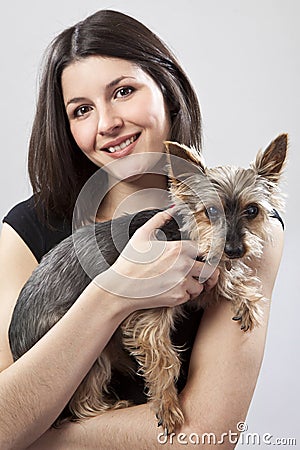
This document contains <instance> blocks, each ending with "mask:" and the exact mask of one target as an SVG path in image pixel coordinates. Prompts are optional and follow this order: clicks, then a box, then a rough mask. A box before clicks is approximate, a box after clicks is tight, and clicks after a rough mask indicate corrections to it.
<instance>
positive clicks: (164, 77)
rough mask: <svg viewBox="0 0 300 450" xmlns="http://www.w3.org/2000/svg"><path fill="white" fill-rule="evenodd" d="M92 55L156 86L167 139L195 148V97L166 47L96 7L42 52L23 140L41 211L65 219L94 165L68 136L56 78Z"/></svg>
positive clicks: (120, 17) (198, 147) (133, 23)
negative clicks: (125, 65)
mask: <svg viewBox="0 0 300 450" xmlns="http://www.w3.org/2000/svg"><path fill="white" fill-rule="evenodd" d="M92 55H99V56H108V57H115V58H121V59H125V60H129V61H132V62H134V63H135V64H137V65H138V66H139V67H141V68H142V69H143V70H144V71H145V72H146V73H147V74H148V75H150V76H151V77H152V78H153V79H154V80H155V82H156V83H157V84H158V86H159V87H160V89H161V91H162V94H163V96H164V100H165V102H166V105H167V107H168V108H169V111H170V117H171V121H172V128H171V139H172V140H174V141H178V142H181V143H184V144H186V145H189V146H193V147H194V148H195V149H196V150H197V151H199V152H200V151H201V115H200V108H199V103H198V99H197V96H196V94H195V92H194V90H193V88H192V86H191V84H190V82H189V80H188V78H187V76H186V74H185V72H184V71H183V69H182V68H181V66H180V64H179V63H178V61H177V60H176V58H175V56H174V55H173V53H172V52H171V51H170V50H169V48H168V47H167V46H166V45H165V44H164V43H163V42H162V41H161V40H160V39H159V38H158V37H157V36H156V35H155V34H154V33H153V32H152V31H150V30H149V29H148V28H147V27H145V26H144V25H143V24H141V23H140V22H138V21H137V20H135V19H133V18H132V17H129V16H127V15H125V14H123V13H120V12H117V11H111V10H101V11H98V12H96V13H95V14H93V15H91V16H89V17H88V18H86V19H85V20H83V21H82V22H79V23H78V24H76V25H74V26H72V27H70V28H68V29H66V30H65V31H63V32H62V33H60V34H59V35H58V36H57V37H56V38H55V39H54V40H53V41H52V43H51V44H50V46H49V48H48V51H47V52H46V55H45V60H44V66H43V67H44V69H43V72H42V76H41V80H40V90H39V97H38V102H37V110H36V115H35V119H34V123H33V128H32V134H31V138H30V144H29V155H28V170H29V176H30V181H31V184H32V188H33V193H34V197H35V199H36V200H37V202H36V203H37V206H38V207H39V206H41V205H42V209H43V211H44V213H45V214H44V215H45V216H46V217H49V215H50V214H51V215H53V214H55V215H56V216H57V217H61V218H65V219H68V220H70V219H71V217H72V212H73V208H74V205H75V202H76V198H77V196H78V194H79V192H80V190H81V188H82V187H83V185H84V184H85V182H86V181H87V180H88V178H89V177H90V176H91V175H92V174H93V173H94V172H95V171H96V170H97V169H98V166H96V165H95V164H94V163H92V162H91V161H90V160H89V159H88V158H87V157H86V156H85V155H84V154H83V152H82V151H81V150H80V149H79V147H78V146H77V144H76V142H75V140H74V139H73V137H72V134H71V131H70V127H69V121H68V118H67V114H66V111H65V106H64V102H63V95H62V87H61V76H62V72H63V70H64V69H65V68H66V67H67V66H68V65H70V64H72V63H73V62H74V61H76V60H80V59H82V58H86V57H89V56H92Z"/></svg>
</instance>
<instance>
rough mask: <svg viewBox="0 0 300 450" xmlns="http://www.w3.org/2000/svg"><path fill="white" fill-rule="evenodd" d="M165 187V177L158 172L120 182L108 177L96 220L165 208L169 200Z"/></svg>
mask: <svg viewBox="0 0 300 450" xmlns="http://www.w3.org/2000/svg"><path fill="white" fill-rule="evenodd" d="M167 187H168V181H167V177H166V176H164V175H160V174H158V175H157V174H153V173H151V174H145V175H143V176H140V177H136V179H129V180H122V181H120V182H117V181H116V180H115V179H113V178H112V177H109V180H108V192H107V194H106V195H105V197H104V199H103V201H102V202H101V205H100V207H99V210H98V214H97V220H98V221H105V220H111V219H112V218H115V217H118V216H121V215H122V214H124V213H127V214H128V213H129V214H131V213H134V212H137V211H141V210H143V209H153V208H160V209H161V208H165V207H167V206H168V204H169V201H170V197H169V193H168V191H167Z"/></svg>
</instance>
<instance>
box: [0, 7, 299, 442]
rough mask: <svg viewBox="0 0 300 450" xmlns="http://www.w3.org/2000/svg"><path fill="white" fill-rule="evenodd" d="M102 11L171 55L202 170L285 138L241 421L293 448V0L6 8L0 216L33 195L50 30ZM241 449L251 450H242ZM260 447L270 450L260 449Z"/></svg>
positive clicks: (246, 157) (241, 160)
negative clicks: (29, 159) (256, 344)
mask: <svg viewBox="0 0 300 450" xmlns="http://www.w3.org/2000/svg"><path fill="white" fill-rule="evenodd" d="M102 8H111V9H118V10H120V11H122V12H125V13H128V14H130V15H133V16H134V17H136V18H137V19H139V20H141V21H142V22H144V23H145V24H146V25H148V26H149V27H150V28H152V29H153V30H154V31H156V32H157V33H158V34H159V35H160V36H161V37H162V38H163V39H164V40H165V41H166V42H167V43H168V44H169V46H170V47H171V48H172V49H173V50H174V52H175V53H176V54H177V56H178V57H179V59H180V60H181V62H182V64H183V66H184V67H185V69H186V71H187V73H188V74H189V76H190V78H191V80H192V82H193V84H194V86H195V88H196V90H197V92H198V95H199V98H200V103H201V107H202V113H203V119H204V121H203V124H204V137H205V156H206V161H207V163H208V165H211V166H212V165H219V164H227V163H228V164H232V163H234V164H239V165H247V164H248V163H249V161H250V160H252V159H253V157H254V155H255V153H256V151H257V150H258V149H259V148H260V147H265V146H266V145H267V144H268V143H269V142H270V141H271V140H272V139H273V138H274V137H276V136H277V135H278V134H279V133H281V132H288V133H289V136H290V154H289V165H288V168H287V171H286V184H285V185H284V189H285V191H286V192H287V194H288V204H287V212H286V216H285V220H286V225H287V226H286V243H285V250H284V256H283V260H282V264H281V268H280V272H279V276H278V279H277V284H276V288H275V292H274V296H273V305H272V313H271V319H270V325H269V333H268V340H267V346H266V353H265V358H264V362H263V366H262V370H261V374H260V378H259V381H258V385H257V389H256V392H255V395H254V398H253V401H252V405H251V408H250V412H249V415H248V418H247V424H248V432H256V433H259V434H260V435H261V436H262V435H263V434H264V433H270V434H272V435H273V436H274V439H275V438H277V437H278V438H289V437H295V438H297V448H300V435H299V412H298V411H299V405H298V404H299V384H298V379H299V373H298V371H299V345H298V342H299V327H298V315H299V312H300V311H299V302H298V300H299V287H300V286H299V280H300V277H299V274H298V270H297V267H299V263H297V262H296V261H297V259H296V258H298V253H299V237H298V236H299V235H298V223H297V222H298V220H299V213H298V210H297V208H298V205H299V195H300V192H299V178H300V171H299V169H298V167H299V162H300V161H299V148H300V131H299V110H300V88H299V75H300V70H299V69H300V51H299V50H300V49H299V42H300V31H299V30H300V27H299V19H300V17H299V16H300V6H299V2H298V1H297V0H273V1H272V0H244V1H238V0H226V1H222V0H219V1H218V0H190V1H188V0H186V1H184V2H182V1H181V0H180V1H179V0H165V1H161V0H160V1H158V0H154V1H153V0H152V1H148V2H146V3H145V2H141V1H140V0H137V1H134V0H126V1H121V0H118V1H110V2H109V1H104V0H102V1H101V0H98V1H96V0H93V1H92V0H90V1H88V2H83V1H82V0H72V1H61V0H60V1H58V0H52V1H51V2H40V1H34V0H27V1H26V2H20V1H13V0H11V1H10V2H5V7H4V6H2V10H1V73H0V77H1V84H0V86H1V130H0V135H1V152H0V171H1V174H0V180H1V194H0V195H1V202H0V215H1V217H3V216H4V215H5V213H6V212H7V211H8V210H9V209H10V208H11V207H12V206H13V205H14V204H15V203H17V202H19V201H21V200H23V199H25V198H27V197H28V196H29V195H30V193H31V190H30V185H29V181H28V176H27V170H26V156H27V144H28V138H29V134H30V127H31V123H32V118H33V112H34V105H35V99H36V90H37V73H38V67H39V65H40V62H41V58H42V53H43V51H44V49H45V47H46V46H47V45H48V43H49V42H50V40H51V39H52V38H53V37H54V36H55V35H56V34H57V32H60V31H61V30H62V29H64V28H65V27H66V26H69V25H71V24H73V23H74V22H77V21H78V20H81V19H82V18H84V17H85V16H86V15H89V14H91V13H93V12H95V11H96V10H98V9H102ZM298 172H299V173H298ZM220 400H222V399H220ZM273 442H274V441H272V443H273ZM244 447H246V448H255V446H253V445H250V446H246V445H245V446H243V445H240V446H239V448H244ZM273 447H277V445H273ZM281 447H282V446H281ZM258 448H270V447H269V446H268V445H263V444H261V445H260V446H259V447H258ZM285 448H292V447H289V446H286V447H285ZM294 448H295V447H294Z"/></svg>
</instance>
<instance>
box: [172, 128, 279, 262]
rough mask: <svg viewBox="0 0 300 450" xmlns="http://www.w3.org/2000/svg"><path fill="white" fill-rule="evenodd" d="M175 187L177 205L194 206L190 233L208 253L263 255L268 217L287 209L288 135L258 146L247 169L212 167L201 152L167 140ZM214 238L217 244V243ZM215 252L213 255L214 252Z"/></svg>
mask: <svg viewBox="0 0 300 450" xmlns="http://www.w3.org/2000/svg"><path fill="white" fill-rule="evenodd" d="M165 145H166V148H167V154H168V159H169V178H170V184H171V185H170V190H171V193H172V196H173V200H174V203H175V204H176V205H178V208H185V210H186V211H187V209H188V211H189V217H190V218H192V220H193V221H194V225H192V224H191V221H188V224H187V228H188V227H189V228H190V236H191V238H192V239H194V240H197V241H198V242H199V244H200V247H201V246H202V247H203V253H204V254H205V255H208V253H209V252H212V248H211V247H212V246H214V247H216V249H215V250H216V251H215V250H214V251H213V252H212V253H213V255H214V254H215V253H220V252H221V247H222V249H223V251H224V254H223V257H225V258H227V259H228V258H230V259H235V258H242V257H244V256H247V255H248V254H250V253H251V254H253V255H257V256H259V255H260V254H261V252H262V245H263V241H264V240H265V239H266V238H267V236H268V233H269V229H268V223H269V217H270V216H271V215H272V213H273V211H274V209H276V210H279V211H282V209H283V200H282V195H281V193H280V189H279V180H280V178H281V175H282V172H283V168H284V165H285V161H286V155H287V135H286V134H282V135H280V136H278V137H277V138H276V139H275V140H274V141H272V142H271V144H270V145H269V146H268V147H267V148H266V150H264V151H259V152H258V154H257V156H256V159H255V161H254V162H253V163H252V164H250V167H249V168H247V169H243V168H239V167H233V166H225V167H214V168H208V167H206V165H205V162H204V159H203V158H202V156H200V155H199V154H197V152H195V151H194V150H193V149H190V148H188V147H186V146H184V145H181V144H178V143H176V142H166V143H165ZM212 241H214V244H212ZM213 257H214V256H213Z"/></svg>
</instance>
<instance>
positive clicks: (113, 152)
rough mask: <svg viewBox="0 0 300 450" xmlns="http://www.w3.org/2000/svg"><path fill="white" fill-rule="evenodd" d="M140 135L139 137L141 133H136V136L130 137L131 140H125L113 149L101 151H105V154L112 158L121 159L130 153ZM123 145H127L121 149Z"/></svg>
mask: <svg viewBox="0 0 300 450" xmlns="http://www.w3.org/2000/svg"><path fill="white" fill-rule="evenodd" d="M140 135H141V133H137V134H136V135H134V136H132V137H131V138H128V139H125V140H124V141H123V142H121V143H120V144H119V145H116V146H114V147H108V148H102V149H101V151H105V152H106V153H109V155H110V156H111V157H112V158H123V157H124V156H127V155H129V154H130V153H131V152H132V150H133V149H134V147H135V145H136V142H137V141H138V139H139V137H140ZM124 144H127V145H126V146H125V147H123V148H122V146H124Z"/></svg>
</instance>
